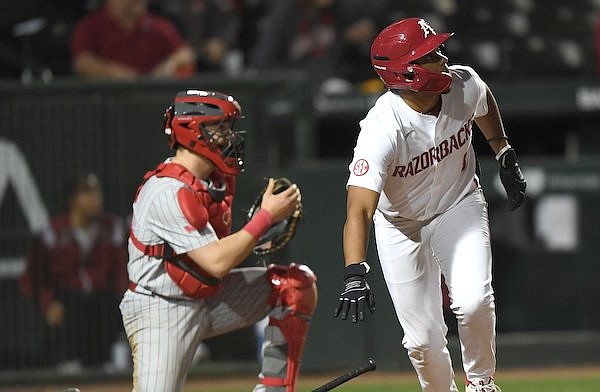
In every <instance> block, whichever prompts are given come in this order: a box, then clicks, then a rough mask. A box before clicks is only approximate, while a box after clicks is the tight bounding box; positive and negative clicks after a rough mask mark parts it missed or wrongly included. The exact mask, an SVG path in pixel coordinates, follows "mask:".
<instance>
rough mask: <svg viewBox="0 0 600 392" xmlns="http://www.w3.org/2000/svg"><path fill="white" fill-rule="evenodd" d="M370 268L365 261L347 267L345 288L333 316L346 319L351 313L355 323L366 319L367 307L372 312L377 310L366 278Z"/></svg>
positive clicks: (345, 270)
mask: <svg viewBox="0 0 600 392" xmlns="http://www.w3.org/2000/svg"><path fill="white" fill-rule="evenodd" d="M369 269H370V267H369V265H368V264H367V263H366V262H364V261H363V262H362V263H360V264H350V265H347V266H346V267H345V269H344V288H343V289H342V293H341V294H340V298H339V300H338V305H337V307H336V308H335V310H334V312H333V317H337V316H340V317H341V318H342V320H346V319H347V318H348V315H350V319H351V320H352V322H353V323H355V322H356V321H363V320H364V319H365V307H366V308H368V309H369V311H370V312H371V313H374V312H375V297H374V296H373V293H372V292H371V288H370V287H369V284H368V283H367V280H366V279H365V275H366V274H367V272H369Z"/></svg>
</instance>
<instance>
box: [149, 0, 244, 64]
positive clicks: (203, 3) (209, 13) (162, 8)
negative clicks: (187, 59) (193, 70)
mask: <svg viewBox="0 0 600 392" xmlns="http://www.w3.org/2000/svg"><path fill="white" fill-rule="evenodd" d="M239 7H240V6H239V4H237V3H236V1H235V0H162V1H160V2H157V4H156V5H154V6H153V8H156V9H157V11H158V12H159V13H160V14H162V15H165V16H166V17H168V18H169V19H171V20H172V21H173V22H174V23H175V24H176V25H177V26H178V27H179V28H180V29H181V32H182V34H183V36H184V37H185V39H186V40H187V41H188V42H189V44H190V45H191V47H192V48H193V50H194V52H195V55H196V58H197V63H196V64H197V69H198V70H199V71H223V70H227V69H226V68H227V62H228V59H232V60H234V61H237V64H235V66H236V67H238V68H240V67H242V66H243V64H242V61H243V60H242V58H241V57H240V58H239V59H234V57H235V56H236V53H240V52H238V51H237V49H238V48H236V47H237V43H238V34H239V32H240V25H241V20H240V17H241V15H240V10H239V9H238V8H239ZM238 70H239V69H238Z"/></svg>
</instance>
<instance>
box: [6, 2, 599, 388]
mask: <svg viewBox="0 0 600 392" xmlns="http://www.w3.org/2000/svg"><path fill="white" fill-rule="evenodd" d="M105 7H115V10H116V11H115V12H120V13H121V15H122V19H123V20H124V21H127V20H129V21H130V22H131V23H133V25H135V26H137V27H136V29H137V30H136V34H138V35H137V36H136V37H137V39H136V38H135V37H134V38H132V37H131V36H130V35H128V34H127V33H126V32H124V33H123V34H122V35H121V36H119V39H121V40H125V41H123V42H124V45H125V48H126V50H123V48H121V49H120V52H119V53H110V52H111V51H110V50H106V48H105V46H103V42H104V41H103V40H110V39H115V38H114V35H113V36H111V35H110V34H107V36H106V37H104V34H105V33H110V32H114V31H116V28H114V26H111V25H106V24H104V25H102V24H99V23H96V24H94V23H88V22H89V21H87V22H86V20H87V18H88V17H90V15H97V13H99V12H100V13H101V12H106V10H107V8H105ZM410 16H421V17H424V18H425V19H427V20H428V21H429V22H430V24H431V25H432V27H433V28H434V29H436V31H438V32H441V31H454V32H455V35H454V36H453V37H452V38H451V39H450V40H449V41H448V43H447V49H448V52H449V55H450V63H456V64H468V65H471V66H473V67H474V68H475V69H476V70H477V71H478V72H479V74H480V75H481V76H482V77H483V78H484V80H486V81H487V83H488V84H489V85H490V87H491V89H492V90H493V91H494V93H495V95H496V98H497V100H498V103H499V106H500V109H501V111H502V115H503V121H504V123H505V128H506V131H507V133H508V135H509V137H510V143H511V145H513V146H514V147H515V149H516V151H517V154H518V155H519V158H520V161H521V166H522V167H523V168H524V173H525V177H526V178H527V180H528V187H527V192H528V198H527V200H526V202H525V203H524V205H523V206H522V207H521V208H520V209H519V210H517V211H516V212H509V211H508V208H507V206H506V203H505V194H504V191H503V189H502V187H501V185H500V182H499V180H498V175H497V166H496V162H495V161H494V160H493V156H492V151H491V149H490V148H489V147H488V146H487V144H486V142H485V140H483V138H482V137H481V135H480V134H479V133H478V132H474V135H475V140H474V145H475V149H476V151H477V154H478V156H479V159H480V162H481V165H482V182H483V185H484V191H485V194H486V197H487V198H488V201H489V208H490V222H491V230H492V248H493V253H494V263H495V264H494V273H495V277H494V278H495V283H494V286H495V290H496V299H497V314H498V332H499V334H498V366H499V367H500V368H507V367H519V366H551V365H559V364H589V363H600V292H599V291H598V290H597V289H596V287H597V283H596V279H597V277H598V276H600V260H599V257H598V255H599V254H600V229H599V228H598V222H599V220H600V203H598V200H599V199H600V129H599V125H598V124H600V79H599V77H600V61H599V60H600V1H598V0H572V1H569V2H565V1H560V0H502V1H500V0H498V1H493V2H492V1H486V2H484V1H478V0H418V1H416V0H214V1H209V0H147V1H146V0H61V1H58V0H19V1H15V0H4V1H2V2H1V4H0V32H1V34H0V78H1V79H0V118H1V119H2V121H1V123H0V386H2V385H4V386H7V385H8V386H10V385H22V384H29V383H35V382H44V381H45V380H48V379H64V378H73V377H76V378H78V379H81V380H90V379H97V378H98V377H104V378H106V377H123V378H127V377H130V371H131V370H130V366H131V365H130V360H129V355H130V353H129V351H128V347H127V344H126V342H125V341H124V339H123V334H122V332H121V328H122V327H121V326H120V320H119V319H118V315H117V318H116V319H115V318H114V311H115V310H116V308H115V306H114V305H111V302H110V301H113V303H114V301H118V299H119V296H120V294H121V293H122V291H120V290H122V286H121V285H120V283H119V282H120V281H119V277H120V276H121V275H119V274H121V273H122V268H124V265H125V263H126V259H125V258H123V257H121V259H119V258H120V256H115V255H118V254H119V253H118V249H117V250H115V253H114V254H113V256H112V258H111V260H110V261H109V263H111V267H110V268H109V267H107V268H105V269H104V270H103V271H104V274H105V275H104V276H105V280H104V286H103V287H102V289H103V293H106V292H112V296H113V297H112V299H110V300H108V301H103V300H100V301H99V302H98V301H95V298H96V297H95V294H96V293H95V291H94V290H93V285H89V284H88V285H87V286H86V285H85V284H81V285H80V286H81V287H79V286H78V287H79V293H78V294H77V295H78V297H77V298H79V299H77V301H79V302H77V301H75V300H74V301H73V302H74V304H73V306H75V307H77V306H79V309H81V311H80V312H77V313H76V316H75V318H74V319H72V320H70V321H69V320H66V319H64V320H62V319H61V318H60V317H58V319H59V320H62V321H63V322H65V323H66V322H71V323H72V324H73V325H74V326H73V327H72V328H74V330H73V331H76V332H70V333H67V334H66V336H64V334H63V336H61V335H60V334H57V333H56V329H57V325H58V324H60V322H57V321H56V320H57V319H56V317H54V318H52V317H51V314H50V313H51V312H49V309H51V308H52V307H51V300H50V299H49V298H51V295H52V294H48V292H55V293H54V294H55V295H58V293H61V290H62V288H64V287H63V286H61V285H62V284H63V283H61V282H58V281H49V280H48V276H47V271H45V270H44V268H43V267H40V266H39V265H38V266H37V267H36V265H35V262H34V260H35V259H36V257H37V259H42V260H43V255H40V254H39V253H40V252H39V251H38V250H39V248H36V243H37V242H39V241H50V242H51V240H49V239H48V238H46V237H44V233H46V231H47V230H46V229H47V228H48V225H50V224H51V222H52V221H53V217H57V216H61V215H64V214H66V213H68V209H69V208H71V207H72V200H71V199H70V198H71V196H72V193H70V192H72V191H73V189H72V188H68V187H66V185H65V184H67V183H68V182H69V179H72V178H73V177H76V176H77V175H78V174H79V173H93V174H94V175H95V176H96V177H97V179H98V182H99V183H100V184H101V188H100V191H101V193H102V197H101V204H102V205H103V209H104V210H105V212H107V213H110V214H111V219H114V222H120V223H115V226H114V227H112V229H111V230H113V231H112V232H111V233H112V234H107V235H110V236H111V237H110V238H112V241H113V245H114V246H115V248H118V246H120V245H122V243H121V244H118V243H116V242H118V241H120V240H121V239H122V240H123V242H124V241H125V240H126V231H127V219H128V216H129V213H130V208H131V203H132V201H133V198H134V195H135V190H136V188H137V186H138V185H139V184H140V182H141V179H142V176H143V175H144V173H145V172H146V171H147V170H150V169H152V168H154V167H155V166H156V165H157V164H158V163H159V162H160V161H162V160H163V159H164V158H166V157H167V156H169V154H170V152H169V150H168V147H167V144H166V139H165V137H164V136H163V134H162V128H161V127H162V117H163V113H164V110H165V108H166V107H167V106H168V105H169V104H170V102H171V100H172V99H173V97H174V96H175V94H176V93H177V92H178V91H180V90H183V89H187V88H200V89H206V90H217V91H224V92H228V93H230V94H232V95H234V96H235V97H236V98H237V99H238V101H239V102H240V103H241V105H242V107H243V111H244V118H243V119H242V120H240V121H239V123H238V125H237V128H238V129H245V130H247V142H246V165H247V166H246V167H247V168H246V171H245V172H244V173H243V174H242V175H241V176H240V178H239V185H238V197H237V199H236V202H235V203H234V227H235V226H237V227H238V228H239V227H241V226H242V225H243V223H244V215H245V212H246V211H245V210H244V208H246V207H247V206H249V205H250V204H251V202H252V201H253V198H254V196H255V195H256V194H257V192H258V191H259V190H260V189H261V188H262V186H263V178H264V177H265V176H277V175H285V176H287V177H289V178H291V179H293V180H294V181H296V182H297V183H298V184H299V185H300V186H301V187H302V190H303V203H304V205H305V211H306V213H305V221H304V222H303V223H302V225H301V226H300V228H299V233H298V235H297V237H296V239H295V240H294V241H293V243H292V244H291V245H290V246H289V248H287V249H285V250H284V251H282V252H281V253H279V254H275V255H274V256H272V258H271V259H269V260H266V261H267V262H279V263H289V262H291V261H295V262H301V263H305V264H308V265H310V266H311V268H312V269H313V270H314V271H315V272H316V273H317V275H318V277H319V281H318V285H319V290H320V293H319V305H318V307H317V310H316V312H315V315H314V317H313V320H312V324H311V329H310V331H309V335H308V340H307V345H306V349H305V356H304V359H303V362H302V371H303V372H311V371H329V370H338V369H342V368H347V367H348V366H355V365H356V364H359V363H362V362H364V359H366V358H367V357H370V356H372V357H374V358H376V359H377V364H378V368H381V369H387V370H408V369H410V364H409V362H408V359H407V358H406V354H405V352H404V349H403V348H402V346H401V336H402V332H401V330H400V327H399V326H398V324H397V322H396V318H395V314H394V311H393V308H392V305H391V301H390V299H389V298H388V296H387V290H386V289H385V284H384V282H383V278H382V276H381V271H380V269H379V267H378V265H377V262H376V257H377V256H376V254H375V252H374V246H370V252H369V257H370V260H371V261H372V263H371V264H372V265H373V266H374V273H373V275H374V276H373V278H372V279H371V281H372V283H371V284H372V286H373V288H374V290H375V295H376V297H377V301H378V305H377V306H378V310H377V313H376V314H375V315H374V317H370V318H369V319H368V320H367V321H366V322H365V323H364V324H363V325H359V326H357V325H353V326H349V325H345V324H344V325H342V324H341V321H339V320H336V319H333V318H332V310H333V307H334V305H335V303H336V301H337V295H338V291H339V288H340V285H341V269H342V263H343V262H342V249H341V235H342V230H341V229H342V225H343V222H344V219H345V196H346V195H345V189H344V186H345V182H346V179H347V165H348V163H349V162H350V159H351V157H352V148H353V146H354V143H355V140H356V136H357V134H358V130H359V127H358V121H359V120H360V119H362V118H363V116H364V115H365V114H366V111H367V110H368V109H369V107H370V106H371V105H372V104H373V102H374V100H375V99H376V98H377V97H378V96H379V95H380V94H381V93H382V92H383V87H382V85H381V83H380V82H379V80H378V79H376V75H375V73H374V72H373V71H372V69H371V66H370V62H369V48H370V44H371V41H372V39H373V38H374V36H375V35H376V34H377V33H378V32H379V31H380V30H381V29H382V28H383V27H385V26H386V25H388V24H389V23H391V22H393V21H395V20H397V19H401V18H404V17H410ZM150 17H151V18H154V19H152V20H153V21H154V22H153V23H154V24H152V23H150V22H149V20H150V19H148V18H150ZM138 18H139V19H138ZM132 21H133V22H132ZM156 21H160V23H159V22H156ZM84 22H86V23H87V25H86V24H85V23H84ZM157 25H160V28H156V26H157ZM153 26H154V27H153ZM154 28H156V31H154V30H153V29H154ZM144 29H146V30H144ZM123 31H125V30H123ZM150 33H152V34H154V33H156V34H158V35H157V36H156V37H158V38H156V39H154V38H153V39H151V40H150V39H146V38H144V37H154V36H152V35H149V36H144V35H143V34H150ZM140 34H141V35H140ZM161 34H162V35H161ZM139 37H142V38H141V39H139ZM162 37H166V38H165V39H164V42H165V45H163V46H164V48H163V50H162V52H160V53H158V49H157V51H156V52H157V53H158V54H157V53H149V52H151V51H149V50H148V48H153V49H155V48H158V47H159V46H161V44H159V43H162V42H163V41H161V40H160V39H162ZM159 38H160V39H159ZM129 40H130V41H129ZM140 41H141V44H140ZM119 42H121V41H119ZM135 45H139V47H136V46H135ZM128 50H131V52H132V53H133V52H135V53H136V56H135V57H136V58H135V59H133V60H131V63H130V64H126V66H125V65H123V64H121V65H118V64H119V61H120V59H119V56H123V52H127V51H128ZM137 53H139V55H137ZM110 54H115V55H116V57H115V58H109V55H110ZM103 56H104V57H103ZM157 56H158V57H157ZM142 58H143V59H144V60H147V61H146V62H143V61H141V60H140V59H142ZM98 64H100V66H99V67H98ZM115 64H117V65H115ZM119 224H122V229H123V230H122V231H119V229H118V225H119ZM119 234H120V235H119ZM52 241H60V238H58V239H56V238H55V239H53V240H52ZM36 249H38V250H36ZM58 257H60V256H58ZM82 257H83V256H82ZM264 261H265V260H256V259H254V258H253V257H251V258H250V259H249V260H248V261H247V262H246V264H247V265H254V264H256V263H261V262H264ZM86 262H87V261H86ZM82 263H83V261H82ZM84 270H85V268H84V267H81V270H77V269H75V270H73V271H71V272H76V273H77V274H79V275H78V276H79V278H81V279H82V281H87V280H86V279H88V278H89V277H82V276H81V273H82V271H84ZM102 298H104V297H102ZM86 301H87V302H86ZM75 302H76V303H75ZM86 309H87V310H88V311H91V310H92V309H94V311H93V312H91V313H93V314H95V315H96V316H97V315H98V314H99V315H101V317H96V318H94V317H92V316H90V315H88V313H90V312H87V313H86V312H85V310H86ZM103 312H106V313H103ZM96 319H99V320H96ZM52 320H54V321H53V322H51V321H52ZM53 323H54V324H53ZM448 323H449V326H450V336H449V340H450V347H451V350H452V354H453V358H454V362H455V365H457V366H460V360H459V358H460V357H459V354H458V350H459V348H458V342H457V340H456V336H455V331H456V329H455V326H454V325H453V322H452V320H451V318H449V319H448ZM86 342H87V343H86ZM98 343H100V345H98ZM259 343H260V334H257V333H256V332H255V329H254V328H248V329H244V330H241V331H238V332H235V333H233V334H231V335H228V336H226V337H219V338H215V339H212V340H209V341H206V342H205V345H204V346H203V350H202V351H201V352H199V353H198V358H197V363H196V365H195V368H194V370H193V372H192V373H194V372H196V373H198V374H201V373H211V374H214V373H215V372H225V373H227V372H240V371H251V372H254V371H258V364H257V359H256V349H257V345H258V344H259ZM94 344H95V345H94ZM0 389H1V388H0Z"/></svg>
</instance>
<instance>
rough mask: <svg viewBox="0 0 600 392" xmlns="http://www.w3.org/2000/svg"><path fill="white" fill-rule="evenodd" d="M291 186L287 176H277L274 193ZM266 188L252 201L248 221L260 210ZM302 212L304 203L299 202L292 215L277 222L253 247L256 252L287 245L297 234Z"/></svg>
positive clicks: (275, 249)
mask: <svg viewBox="0 0 600 392" xmlns="http://www.w3.org/2000/svg"><path fill="white" fill-rule="evenodd" d="M290 186H292V183H291V181H290V180H288V179H287V178H285V177H281V178H277V179H275V186H274V187H273V194H277V193H280V192H283V191H284V190H286V189H288V188H289V187H290ZM266 190H267V188H266V187H265V188H263V190H262V191H261V192H260V194H259V195H258V197H257V198H256V200H255V201H254V203H252V206H250V209H249V210H248V214H247V215H246V221H250V219H252V217H253V216H254V214H256V213H257V212H258V210H260V205H261V203H262V198H263V195H264V194H265V191H266ZM302 213H303V211H302V203H298V207H297V208H296V210H295V211H294V212H293V213H292V214H291V215H290V216H288V217H287V218H285V219H284V220H282V221H281V222H278V223H275V224H274V225H273V226H271V227H270V228H269V229H268V230H267V231H266V232H265V234H263V235H262V236H261V237H260V238H259V239H258V241H257V242H256V245H255V246H254V249H253V252H254V254H256V255H266V254H270V253H273V252H275V251H278V250H279V249H282V248H283V247H284V246H286V245H287V244H288V243H289V242H290V241H291V240H292V238H294V236H295V235H296V230H297V227H298V223H299V222H300V220H301V219H302Z"/></svg>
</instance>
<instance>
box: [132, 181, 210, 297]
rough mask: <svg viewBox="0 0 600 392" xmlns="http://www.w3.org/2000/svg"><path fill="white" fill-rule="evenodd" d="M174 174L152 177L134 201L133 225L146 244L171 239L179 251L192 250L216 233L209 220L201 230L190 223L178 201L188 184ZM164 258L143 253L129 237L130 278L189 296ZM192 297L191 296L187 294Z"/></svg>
mask: <svg viewBox="0 0 600 392" xmlns="http://www.w3.org/2000/svg"><path fill="white" fill-rule="evenodd" d="M185 186H186V185H185V184H183V183H182V182H181V181H179V180H177V179H175V178H171V177H161V178H158V177H151V178H150V179H149V180H148V181H147V182H146V183H145V184H144V186H143V187H142V189H141V191H140V192H139V194H138V197H137V200H136V201H135V202H134V204H133V220H132V223H131V229H132V230H133V233H134V235H135V237H136V238H137V239H138V240H139V241H140V242H141V243H143V244H145V245H154V244H160V243H165V242H166V243H168V244H169V245H170V246H171V247H172V248H173V250H174V251H175V252H176V253H177V254H182V253H186V252H189V251H191V250H193V249H197V248H200V247H202V246H204V245H207V244H209V243H211V242H213V241H216V240H217V239H218V238H217V235H216V233H215V231H214V230H213V228H212V226H211V225H210V223H207V225H206V228H204V229H203V230H201V231H198V230H196V229H195V228H192V227H190V223H189V222H188V220H187V219H186V218H185V216H184V215H183V212H181V208H180V207H179V204H178V202H177V191H178V190H179V189H180V188H181V187H185ZM163 263H164V260H163V259H159V258H155V257H150V256H146V255H144V254H143V253H142V252H141V251H140V250H139V249H138V248H136V247H135V245H134V244H133V243H132V242H131V239H130V240H129V263H128V264H127V270H128V273H129V279H130V280H131V281H132V282H134V283H136V284H137V285H138V286H139V287H140V290H141V289H144V288H145V289H148V290H150V291H152V292H154V293H156V294H160V295H164V296H167V297H175V298H177V297H178V298H188V297H186V296H185V295H184V294H183V293H182V291H181V289H180V288H179V286H177V284H176V283H175V282H173V280H172V279H171V278H170V277H169V275H168V274H167V273H166V272H165V269H164V265H163ZM188 299H189V298H188Z"/></svg>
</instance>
